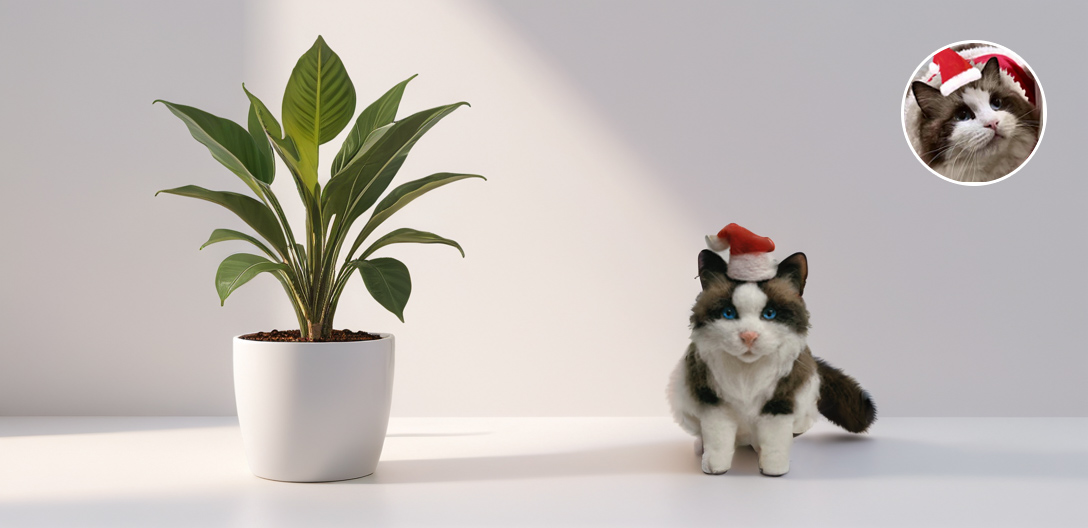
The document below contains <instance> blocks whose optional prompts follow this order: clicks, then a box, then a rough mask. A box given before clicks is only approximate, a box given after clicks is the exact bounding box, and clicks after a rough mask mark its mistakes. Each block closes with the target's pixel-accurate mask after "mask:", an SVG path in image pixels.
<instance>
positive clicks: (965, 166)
mask: <svg viewBox="0 0 1088 528" xmlns="http://www.w3.org/2000/svg"><path fill="white" fill-rule="evenodd" d="M1015 88H1017V85H1016V84H1015V83H1013V82H1011V81H1009V80H1007V79H1003V73H1002V70H1001V67H1000V65H999V63H998V59H997V58H996V57H994V58H991V59H989V60H988V61H987V62H986V65H985V66H984V67H983V68H982V78H981V79H979V80H977V81H974V82H972V83H969V84H967V85H966V86H964V87H963V88H960V89H958V90H956V91H954V92H952V93H950V94H948V96H944V95H942V93H941V90H940V89H938V88H935V87H933V86H930V85H929V84H926V83H925V82H923V81H914V82H913V83H912V84H911V92H912V93H913V94H914V98H915V100H916V101H917V103H918V109H919V110H920V115H918V116H917V117H916V119H915V123H916V124H915V127H916V128H915V129H914V130H912V131H910V132H912V134H911V136H910V137H912V138H913V139H912V141H913V142H914V144H915V150H916V151H917V152H918V155H919V157H921V158H922V161H924V162H925V163H926V164H927V165H929V166H930V167H931V168H932V169H933V170H935V171H937V173H938V174H941V175H942V176H945V177H947V178H949V179H952V180H956V181H961V182H987V181H993V180H996V179H998V178H1001V177H1002V176H1005V175H1006V174H1009V173H1010V172H1012V171H1013V170H1015V169H1016V168H1017V167H1019V166H1020V164H1022V163H1023V162H1024V161H1026V160H1027V159H1028V156H1030V155H1031V151H1032V150H1033V149H1034V148H1035V144H1036V142H1038V139H1039V120H1038V118H1037V117H1036V115H1035V114H1036V112H1035V108H1034V107H1033V106H1032V105H1031V103H1029V102H1028V99H1026V97H1027V96H1026V95H1024V94H1023V93H1022V91H1019V90H1016V89H1015Z"/></svg>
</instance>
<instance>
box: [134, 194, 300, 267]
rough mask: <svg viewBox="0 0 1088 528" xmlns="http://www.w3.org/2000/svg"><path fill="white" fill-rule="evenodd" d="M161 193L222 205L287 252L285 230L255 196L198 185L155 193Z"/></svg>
mask: <svg viewBox="0 0 1088 528" xmlns="http://www.w3.org/2000/svg"><path fill="white" fill-rule="evenodd" d="M159 193H167V194H176V195H178V196H187V197H189V198H198V199H200V200H206V201H209V202H212V203H216V204H219V205H222V206H223V207H226V208H227V209H230V210H231V211H232V212H233V213H234V214H236V215H238V218H241V219H242V220H243V221H244V222H245V223H247V224H249V227H252V228H253V230H254V231H256V232H257V234H258V235H261V236H262V237H263V238H264V239H265V240H267V241H268V243H269V244H272V247H274V248H276V250H277V251H279V252H280V253H281V254H283V255H286V254H287V241H286V240H285V238H284V234H283V230H281V229H280V225H279V223H278V222H277V221H276V216H275V215H274V214H273V213H272V210H271V209H269V208H268V206H266V205H265V204H263V203H261V202H259V201H257V200H254V199H253V198H250V197H248V196H246V195H244V194H238V193H232V192H223V191H209V190H208V189H205V188H203V187H197V186H196V185H186V186H184V187H178V188H177V189H166V190H162V191H159V192H157V193H155V195H156V196H158V195H159Z"/></svg>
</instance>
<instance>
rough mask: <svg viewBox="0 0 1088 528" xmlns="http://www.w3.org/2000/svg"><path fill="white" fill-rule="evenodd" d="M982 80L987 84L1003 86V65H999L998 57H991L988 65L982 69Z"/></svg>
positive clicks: (987, 62)
mask: <svg viewBox="0 0 1088 528" xmlns="http://www.w3.org/2000/svg"><path fill="white" fill-rule="evenodd" d="M982 79H983V80H984V81H986V83H987V84H996V85H999V86H1000V84H1001V65H1000V64H998V63H997V57H990V60H988V61H986V65H985V66H983V67H982Z"/></svg>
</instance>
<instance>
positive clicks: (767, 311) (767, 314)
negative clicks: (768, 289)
mask: <svg viewBox="0 0 1088 528" xmlns="http://www.w3.org/2000/svg"><path fill="white" fill-rule="evenodd" d="M777 316H778V312H776V311H774V308H764V309H763V318H764V319H766V320H768V321H770V320H771V319H774V318H775V317H777Z"/></svg>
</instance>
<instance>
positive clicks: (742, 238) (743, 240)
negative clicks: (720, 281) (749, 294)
mask: <svg viewBox="0 0 1088 528" xmlns="http://www.w3.org/2000/svg"><path fill="white" fill-rule="evenodd" d="M706 245H707V247H709V248H710V249H711V250H713V251H717V252H719V253H720V252H722V251H725V250H727V249H728V250H729V268H728V271H727V272H726V275H728V276H729V278H731V279H733V280H738V281H745V282H754V281H764V280H770V279H773V278H774V276H775V274H776V273H777V272H778V261H776V260H774V259H773V258H771V255H770V253H771V251H774V241H773V240H771V239H769V238H767V237H761V236H759V235H757V234H755V233H753V232H751V231H749V230H747V229H745V228H743V227H741V226H739V225H737V224H729V225H727V226H725V228H723V229H722V230H721V231H718V234H717V235H707V237H706Z"/></svg>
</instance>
